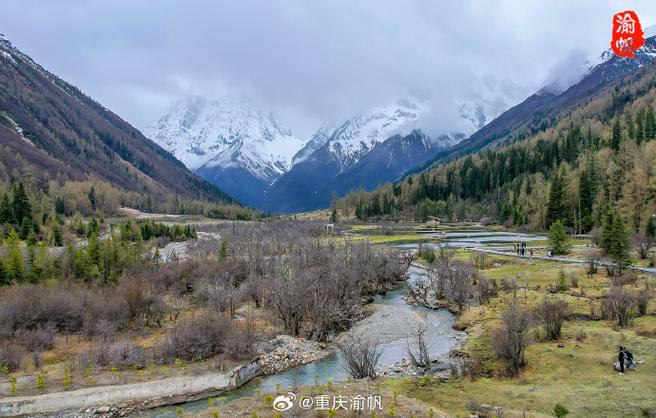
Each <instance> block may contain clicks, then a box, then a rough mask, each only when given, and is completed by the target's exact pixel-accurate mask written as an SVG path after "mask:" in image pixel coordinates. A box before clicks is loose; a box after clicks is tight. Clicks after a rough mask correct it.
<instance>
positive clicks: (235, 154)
mask: <svg viewBox="0 0 656 418" xmlns="http://www.w3.org/2000/svg"><path fill="white" fill-rule="evenodd" d="M146 134H147V135H148V136H149V137H150V138H151V139H153V140H154V141H155V142H157V143H159V144H160V145H161V146H162V147H163V148H165V149H166V150H168V151H169V152H171V153H172V154H174V155H175V156H176V157H177V158H178V159H179V160H180V161H182V162H183V163H184V164H185V165H186V166H187V167H189V168H190V169H192V170H199V169H201V168H205V169H212V168H233V167H240V168H242V169H244V170H246V171H248V172H249V173H251V174H252V175H253V176H254V177H256V178H258V179H260V180H262V181H264V182H267V183H271V182H273V181H275V180H276V179H277V178H278V177H279V176H280V175H281V174H282V173H284V172H286V171H287V170H289V168H290V167H291V163H292V158H293V156H294V155H295V154H296V153H297V152H298V150H299V149H300V148H301V147H302V146H303V145H304V141H303V140H300V139H298V138H296V137H294V136H293V135H292V133H291V131H290V130H289V129H288V128H286V127H284V126H282V125H281V124H280V123H279V122H278V121H277V120H276V118H275V117H274V116H273V114H271V113H269V114H268V115H267V116H264V114H263V113H262V112H260V111H259V110H258V109H257V108H256V107H255V105H254V103H253V101H252V100H251V99H249V98H248V97H242V98H239V99H232V98H231V99H223V100H206V99H204V98H201V97H198V96H190V97H187V98H186V99H184V100H181V101H179V102H177V103H175V104H174V105H173V106H172V107H171V109H170V110H169V111H168V112H167V113H166V114H164V116H162V117H161V118H160V119H159V121H157V122H156V123H155V124H154V125H153V126H152V127H150V128H148V129H147V130H146Z"/></svg>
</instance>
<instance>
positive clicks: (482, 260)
mask: <svg viewBox="0 0 656 418" xmlns="http://www.w3.org/2000/svg"><path fill="white" fill-rule="evenodd" d="M469 261H470V262H471V263H472V264H473V265H474V267H476V268H477V269H479V270H482V269H484V268H486V267H487V263H488V261H487V254H485V253H482V252H478V251H474V252H472V253H471V254H470V256H469Z"/></svg>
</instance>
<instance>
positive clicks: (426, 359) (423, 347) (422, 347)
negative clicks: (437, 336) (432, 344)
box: [407, 329, 430, 367]
mask: <svg viewBox="0 0 656 418" xmlns="http://www.w3.org/2000/svg"><path fill="white" fill-rule="evenodd" d="M425 332H426V330H424V329H419V330H417V351H416V352H413V350H412V349H411V348H410V344H408V347H407V349H408V356H409V357H410V361H411V362H412V364H413V365H415V366H417V367H428V365H429V364H430V352H429V351H428V344H426V340H425V339H424V333H425Z"/></svg>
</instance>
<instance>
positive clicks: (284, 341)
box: [257, 335, 327, 374]
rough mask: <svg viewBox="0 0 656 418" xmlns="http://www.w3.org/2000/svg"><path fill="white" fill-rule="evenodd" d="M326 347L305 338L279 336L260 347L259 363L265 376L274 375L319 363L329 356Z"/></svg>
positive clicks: (258, 348) (258, 349)
mask: <svg viewBox="0 0 656 418" xmlns="http://www.w3.org/2000/svg"><path fill="white" fill-rule="evenodd" d="M324 347H325V345H323V344H319V343H316V342H314V341H309V340H306V339H304V338H294V337H292V336H289V335H278V336H277V337H276V338H274V339H272V340H269V341H266V342H263V343H261V344H259V345H258V347H257V351H258V354H259V357H258V363H259V364H260V366H261V367H262V371H263V373H264V374H272V373H276V372H280V371H283V370H285V369H288V368H290V367H295V366H300V365H303V364H307V363H311V362H314V361H317V360H318V359H319V358H321V357H323V356H325V355H326V354H327V352H326V351H324V350H323V348H324Z"/></svg>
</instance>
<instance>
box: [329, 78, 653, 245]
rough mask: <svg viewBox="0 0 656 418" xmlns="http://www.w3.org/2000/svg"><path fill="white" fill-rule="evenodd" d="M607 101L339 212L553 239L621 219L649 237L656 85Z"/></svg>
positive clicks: (352, 201) (355, 200) (342, 205)
mask: <svg viewBox="0 0 656 418" xmlns="http://www.w3.org/2000/svg"><path fill="white" fill-rule="evenodd" d="M602 97H607V99H605V100H606V102H605V103H606V108H605V109H604V110H603V111H601V112H600V111H599V109H600V103H604V99H603V98H600V99H598V100H597V101H593V102H590V103H587V104H585V105H583V106H582V107H581V108H580V109H578V110H577V112H571V113H567V114H565V115H563V116H562V117H561V120H559V121H557V123H555V122H554V123H547V124H544V126H543V127H542V128H540V129H539V130H537V131H535V132H533V133H532V135H528V134H527V133H526V132H523V131H520V132H514V133H513V132H511V133H509V134H508V139H507V140H506V142H505V143H500V144H499V145H497V146H496V147H489V148H487V149H484V150H482V151H479V152H478V153H476V154H473V155H468V156H464V157H461V158H459V159H456V160H453V161H450V162H447V163H442V164H439V165H437V166H434V167H432V168H430V169H427V170H425V171H422V172H420V173H418V174H414V175H410V176H407V177H406V178H404V179H403V180H401V181H399V182H397V183H395V184H386V185H384V186H381V187H379V188H378V189H376V190H374V191H372V192H365V191H362V190H359V191H354V192H352V193H350V194H349V195H347V196H346V197H345V198H343V199H341V200H339V201H337V202H336V204H335V206H336V207H337V208H338V209H340V210H341V211H342V213H343V214H353V213H354V214H355V216H356V217H357V218H359V219H362V220H367V219H372V218H392V219H394V218H406V219H408V218H413V219H414V220H417V221H426V220H427V219H429V217H431V216H433V217H440V218H445V219H447V220H450V221H462V220H479V219H481V218H483V217H489V218H492V219H495V220H497V221H498V222H500V223H506V224H510V225H515V226H523V225H526V226H528V227H529V228H530V229H533V230H547V231H548V230H549V228H550V227H551V225H552V224H553V223H554V222H556V221H557V220H561V221H562V223H563V225H564V226H565V228H566V229H568V230H569V231H571V232H574V233H581V234H582V233H588V232H589V231H591V230H592V229H593V228H597V227H601V226H602V223H603V219H604V216H605V214H606V213H607V211H608V210H614V211H615V212H616V213H617V214H618V216H620V217H622V218H623V219H624V223H625V227H627V230H631V231H633V232H634V233H639V232H641V231H643V230H644V228H645V227H646V223H647V221H648V215H650V214H651V213H654V212H655V211H656V205H655V203H656V201H654V200H653V199H652V198H651V196H653V195H655V194H656V190H654V186H653V182H652V181H650V178H653V176H656V172H655V171H654V170H655V169H654V167H656V141H655V139H656V113H655V111H654V107H653V105H652V103H653V102H654V101H655V100H656V83H653V82H651V80H647V79H645V80H641V83H636V84H635V85H633V84H629V85H628V87H627V88H625V89H624V90H619V89H617V90H615V91H613V92H612V94H610V93H609V94H608V95H607V96H602ZM513 135H514V140H513ZM520 136H521V138H520ZM519 139H522V140H521V141H520V140H519Z"/></svg>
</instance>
